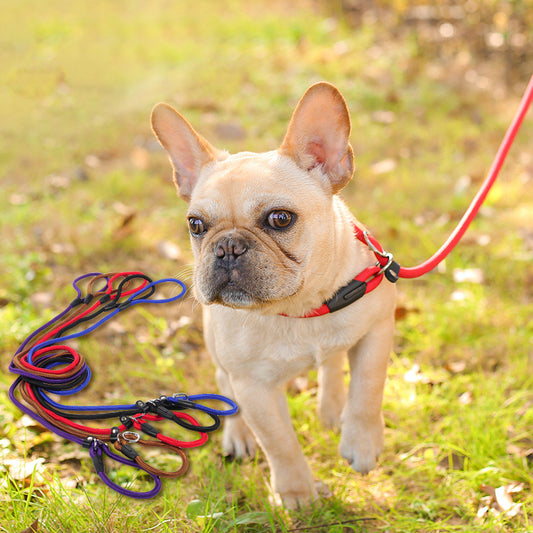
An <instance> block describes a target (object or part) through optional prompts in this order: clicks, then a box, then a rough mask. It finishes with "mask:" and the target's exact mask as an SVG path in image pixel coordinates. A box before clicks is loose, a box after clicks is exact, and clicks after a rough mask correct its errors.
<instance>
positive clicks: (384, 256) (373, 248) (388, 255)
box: [363, 231, 394, 276]
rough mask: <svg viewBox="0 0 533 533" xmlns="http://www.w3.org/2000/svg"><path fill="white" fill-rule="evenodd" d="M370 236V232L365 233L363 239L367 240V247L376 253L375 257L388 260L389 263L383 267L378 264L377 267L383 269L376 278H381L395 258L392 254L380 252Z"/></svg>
mask: <svg viewBox="0 0 533 533" xmlns="http://www.w3.org/2000/svg"><path fill="white" fill-rule="evenodd" d="M368 235H369V233H368V231H363V237H364V238H365V241H366V244H367V246H368V247H369V248H370V249H371V250H372V251H373V252H374V254H375V255H379V256H380V257H383V258H385V259H387V263H386V264H385V265H382V264H381V263H380V262H378V263H377V265H376V266H379V267H381V268H380V270H379V272H378V273H377V274H376V276H379V275H380V274H383V272H385V270H387V269H388V268H389V267H390V266H391V265H392V263H393V261H394V256H393V255H392V253H391V252H382V251H381V250H378V249H377V248H376V247H375V246H374V244H373V243H372V241H371V240H370V237H369V236H368Z"/></svg>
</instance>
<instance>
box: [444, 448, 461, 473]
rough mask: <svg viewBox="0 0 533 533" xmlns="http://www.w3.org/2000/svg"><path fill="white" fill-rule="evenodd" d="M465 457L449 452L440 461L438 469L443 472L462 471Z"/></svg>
mask: <svg viewBox="0 0 533 533" xmlns="http://www.w3.org/2000/svg"><path fill="white" fill-rule="evenodd" d="M465 459H466V456H464V455H463V454H461V453H457V452H451V453H449V454H448V455H447V456H446V457H444V458H443V459H442V460H441V461H439V467H440V468H442V469H444V470H463V468H464V464H465Z"/></svg>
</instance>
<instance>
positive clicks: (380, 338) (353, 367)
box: [339, 318, 394, 474]
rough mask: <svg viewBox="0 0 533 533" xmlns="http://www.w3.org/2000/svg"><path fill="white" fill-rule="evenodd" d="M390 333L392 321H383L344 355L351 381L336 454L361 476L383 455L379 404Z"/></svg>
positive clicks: (389, 345)
mask: <svg viewBox="0 0 533 533" xmlns="http://www.w3.org/2000/svg"><path fill="white" fill-rule="evenodd" d="M393 331H394V319H393V318H390V319H386V320H383V321H382V322H380V323H378V324H376V325H375V326H374V327H373V328H372V329H371V330H370V331H369V332H368V333H367V334H366V335H365V336H364V337H363V338H362V339H361V340H360V341H359V342H358V343H357V345H356V346H354V347H353V348H352V349H351V350H350V351H349V352H348V358H349V361H350V372H351V379H350V387H349V391H348V400H347V402H346V406H345V408H344V411H343V413H342V417H341V419H342V434H341V442H340V445H339V451H340V453H341V455H342V456H343V457H344V458H345V459H346V460H347V461H348V463H349V464H350V466H351V467H352V468H353V469H354V470H357V471H358V472H361V473H363V474H366V473H368V472H369V471H370V470H372V469H373V468H374V467H375V466H376V460H377V458H378V456H379V455H380V453H381V452H382V451H383V414H382V412H381V404H382V401H383V389H384V386H385V380H386V377H387V366H388V362H389V358H390V353H391V350H392V339H393Z"/></svg>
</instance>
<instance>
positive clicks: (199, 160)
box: [151, 103, 221, 202]
mask: <svg viewBox="0 0 533 533" xmlns="http://www.w3.org/2000/svg"><path fill="white" fill-rule="evenodd" d="M151 123H152V130H153V132H154V133H155V136H156V137H157V140H158V141H159V142H160V143H161V146H162V147H163V148H164V149H165V150H166V151H167V153H168V155H169V158H170V162H171V163H172V167H173V168H174V182H175V184H176V187H177V188H178V193H179V195H180V196H181V197H182V198H183V199H184V200H185V201H187V202H188V201H189V200H190V199H191V194H192V191H193V189H194V187H195V185H196V182H197V181H198V177H199V176H200V170H201V169H202V167H203V166H204V165H206V164H208V163H210V162H212V161H215V160H216V159H219V158H220V156H221V152H219V151H218V150H217V149H216V148H214V147H213V146H211V144H209V143H208V142H207V141H206V140H205V139H204V138H203V137H202V136H201V135H200V134H199V133H197V132H196V131H195V130H194V128H193V127H192V126H191V125H190V123H189V122H188V121H187V120H186V119H185V118H184V117H182V116H181V115H180V114H179V113H178V112H177V111H176V110H175V109H174V108H173V107H171V106H169V105H168V104H164V103H160V104H157V105H156V106H155V107H154V108H153V110H152V116H151Z"/></svg>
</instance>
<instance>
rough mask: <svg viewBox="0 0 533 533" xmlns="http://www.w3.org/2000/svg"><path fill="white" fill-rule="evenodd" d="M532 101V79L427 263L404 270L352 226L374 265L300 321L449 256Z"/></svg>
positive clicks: (413, 275)
mask: <svg viewBox="0 0 533 533" xmlns="http://www.w3.org/2000/svg"><path fill="white" fill-rule="evenodd" d="M532 101H533V76H531V79H530V80H529V84H528V86H527V87H526V90H525V92H524V95H523V96H522V100H521V102H520V105H519V107H518V110H517V112H516V114H515V116H514V118H513V121H512V122H511V124H510V126H509V128H508V129H507V132H506V134H505V136H504V138H503V140H502V142H501V144H500V147H499V149H498V151H497V153H496V156H495V157H494V161H493V162H492V166H491V167H490V170H489V173H488V174H487V177H486V178H485V181H484V182H483V184H482V185H481V188H480V190H479V191H478V193H477V194H476V196H475V197H474V199H473V200H472V202H471V204H470V206H469V207H468V209H467V210H466V212H465V214H464V215H463V218H462V219H461V220H460V222H459V224H458V225H457V227H456V228H455V229H454V230H453V232H452V234H451V235H450V236H449V237H448V240H447V241H446V242H445V243H444V244H443V245H442V246H441V247H440V248H439V249H438V250H437V251H436V252H435V253H434V254H433V255H432V256H431V257H430V258H429V259H428V260H426V261H424V262H423V263H421V264H419V265H417V266H414V267H410V268H406V267H401V266H400V265H399V264H398V263H397V262H396V261H394V260H393V257H392V254H391V253H389V252H386V251H385V250H384V249H383V247H382V246H381V244H379V242H378V241H377V240H376V239H375V238H374V237H372V235H370V234H369V233H368V232H367V231H363V230H361V229H360V228H359V227H357V226H356V225H355V224H354V232H355V236H356V237H357V239H359V241H361V242H362V243H363V244H365V245H366V246H368V247H369V248H370V249H371V250H372V252H374V255H375V256H376V259H377V263H376V265H374V266H371V267H368V268H365V269H364V270H363V271H362V272H360V273H359V274H358V275H357V276H356V277H355V278H354V279H353V280H352V281H350V282H349V283H348V284H347V285H345V286H344V287H341V288H340V289H339V290H338V291H337V292H336V293H335V295H334V296H333V297H332V298H330V299H329V300H328V301H326V302H324V303H323V304H322V305H321V306H320V307H317V308H316V309H313V310H311V311H309V312H308V313H306V314H305V315H303V316H302V317H301V318H311V317H315V316H322V315H326V314H328V313H333V312H334V311H338V310H339V309H342V308H343V307H346V306H347V305H349V304H351V303H353V302H355V301H357V300H358V299H359V298H361V297H362V296H364V295H365V294H367V293H368V292H370V291H372V290H374V289H375V288H376V287H377V286H378V285H379V284H380V283H381V281H382V280H383V277H384V276H385V277H386V278H387V279H388V280H389V281H390V282H392V283H395V282H396V281H398V279H399V278H406V279H413V278H419V277H420V276H423V275H424V274H427V273H428V272H429V271H431V270H433V269H434V268H435V267H436V266H437V265H438V264H439V263H440V262H441V261H442V260H444V259H445V258H446V257H447V256H448V254H449V253H450V252H451V251H452V250H453V249H454V248H455V246H456V245H457V243H458V242H459V241H460V240H461V238H462V236H463V235H464V234H465V232H466V230H467V229H468V227H469V226H470V224H471V222H472V220H474V218H475V216H476V215H477V213H478V211H479V209H480V207H481V206H482V205H483V202H484V201H485V198H486V197H487V195H488V193H489V191H490V189H491V188H492V186H493V185H494V182H495V181H496V178H497V177H498V174H499V172H500V170H501V168H502V166H503V163H504V162H505V158H506V157H507V154H508V153H509V150H510V149H511V146H512V144H513V142H514V140H515V137H516V135H517V133H518V131H519V129H520V126H521V125H522V122H523V121H524V118H525V116H526V114H527V112H528V109H529V107H530V105H531V102H532Z"/></svg>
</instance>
